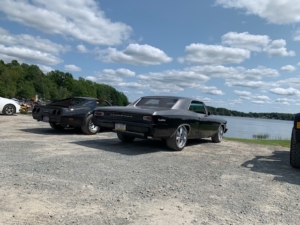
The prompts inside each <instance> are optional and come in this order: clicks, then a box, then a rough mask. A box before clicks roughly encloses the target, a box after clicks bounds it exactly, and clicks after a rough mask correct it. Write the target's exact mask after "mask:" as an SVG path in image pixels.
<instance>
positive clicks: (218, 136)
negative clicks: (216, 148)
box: [211, 125, 224, 143]
mask: <svg viewBox="0 0 300 225" xmlns="http://www.w3.org/2000/svg"><path fill="white" fill-rule="evenodd" d="M223 134H224V129H223V127H222V125H220V126H219V128H218V132H217V133H215V134H214V135H213V136H212V137H211V140H212V142H214V143H220V142H221V141H222V139H223Z"/></svg>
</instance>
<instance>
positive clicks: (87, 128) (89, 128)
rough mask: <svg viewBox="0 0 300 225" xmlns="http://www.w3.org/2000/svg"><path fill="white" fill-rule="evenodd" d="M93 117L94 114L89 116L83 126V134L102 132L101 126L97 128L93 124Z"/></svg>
mask: <svg viewBox="0 0 300 225" xmlns="http://www.w3.org/2000/svg"><path fill="white" fill-rule="evenodd" d="M92 117H93V114H91V115H89V116H87V117H86V118H85V120H84V122H83V124H82V126H81V130H82V132H83V133H85V134H89V135H91V134H96V133H98V131H99V130H100V127H99V126H96V125H95V124H94V123H93V122H92Z"/></svg>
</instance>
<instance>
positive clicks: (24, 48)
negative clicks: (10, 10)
mask: <svg viewBox="0 0 300 225" xmlns="http://www.w3.org/2000/svg"><path fill="white" fill-rule="evenodd" d="M0 47H1V49H2V51H1V53H2V54H1V55H2V56H1V58H2V59H4V60H7V59H11V60H13V59H16V60H18V61H20V62H26V63H35V64H39V63H42V64H46V65H55V64H58V63H60V62H62V60H61V59H60V58H58V55H59V54H60V53H62V52H66V51H69V50H70V47H69V46H63V45H61V44H56V43H54V42H52V41H50V40H48V39H44V38H41V37H34V36H31V35H28V34H19V35H13V34H10V33H9V32H8V31H6V30H5V29H3V28H1V29H0Z"/></svg>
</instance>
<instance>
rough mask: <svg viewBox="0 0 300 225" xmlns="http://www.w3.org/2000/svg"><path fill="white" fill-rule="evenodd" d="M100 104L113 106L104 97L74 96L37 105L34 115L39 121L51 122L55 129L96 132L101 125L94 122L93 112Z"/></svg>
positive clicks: (33, 111) (86, 132)
mask: <svg viewBox="0 0 300 225" xmlns="http://www.w3.org/2000/svg"><path fill="white" fill-rule="evenodd" d="M98 106H111V104H110V103H109V102H108V101H106V100H102V99H96V98H90V97H73V98H66V99H62V100H59V101H56V102H53V103H50V104H47V105H35V106H34V108H33V110H32V117H33V119H36V120H37V121H43V122H46V123H49V124H50V126H51V127H52V128H53V129H55V130H63V129H65V128H75V129H81V130H82V132H83V133H85V134H96V133H97V132H98V131H99V130H100V127H99V126H96V125H94V124H93V122H92V121H91V119H92V116H93V115H92V112H93V110H94V109H95V108H96V107H98Z"/></svg>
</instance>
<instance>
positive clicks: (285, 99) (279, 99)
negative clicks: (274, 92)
mask: <svg viewBox="0 0 300 225" xmlns="http://www.w3.org/2000/svg"><path fill="white" fill-rule="evenodd" d="M275 102H279V103H289V102H291V103H293V102H296V100H294V99H290V98H277V99H276V100H275Z"/></svg>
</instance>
